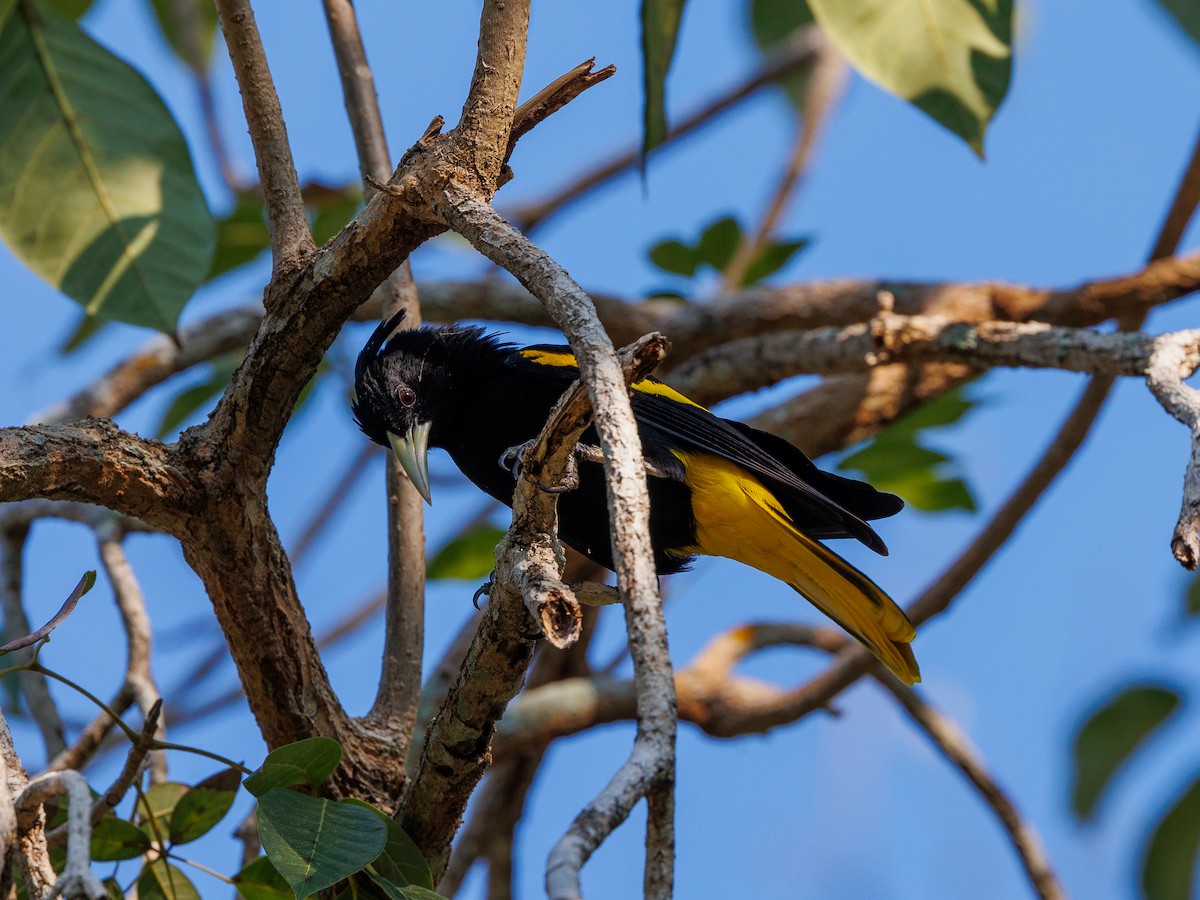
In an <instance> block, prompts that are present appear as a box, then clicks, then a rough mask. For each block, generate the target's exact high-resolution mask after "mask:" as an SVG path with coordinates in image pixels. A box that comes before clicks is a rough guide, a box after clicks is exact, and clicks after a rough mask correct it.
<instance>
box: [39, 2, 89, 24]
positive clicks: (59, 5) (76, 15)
mask: <svg viewBox="0 0 1200 900" xmlns="http://www.w3.org/2000/svg"><path fill="white" fill-rule="evenodd" d="M92 3H93V0H38V4H39V5H40V6H44V7H46V8H47V9H52V10H54V12H56V13H58V14H59V15H60V16H64V17H66V18H68V19H71V20H78V19H81V18H83V15H84V13H86V12H87V11H88V10H89V9H91V8H92Z"/></svg>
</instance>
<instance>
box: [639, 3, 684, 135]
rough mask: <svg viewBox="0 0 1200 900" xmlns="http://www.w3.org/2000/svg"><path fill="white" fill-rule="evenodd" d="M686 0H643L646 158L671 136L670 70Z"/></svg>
mask: <svg viewBox="0 0 1200 900" xmlns="http://www.w3.org/2000/svg"><path fill="white" fill-rule="evenodd" d="M684 3H685V0H642V89H643V92H644V94H645V99H644V107H643V114H642V128H643V132H642V158H643V159H644V158H645V157H646V156H647V155H649V153H650V151H651V150H653V149H654V148H655V147H657V146H658V145H659V144H661V143H662V142H663V139H664V138H665V137H666V136H667V101H666V80H667V72H668V71H670V69H671V59H672V57H674V55H675V42H676V40H677V38H678V37H679V22H680V20H681V19H682V18H683V6H684Z"/></svg>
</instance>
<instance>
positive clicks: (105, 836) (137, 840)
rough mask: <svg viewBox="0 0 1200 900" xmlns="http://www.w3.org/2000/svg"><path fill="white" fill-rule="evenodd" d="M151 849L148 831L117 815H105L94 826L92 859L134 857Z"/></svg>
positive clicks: (114, 859) (102, 860)
mask: <svg viewBox="0 0 1200 900" xmlns="http://www.w3.org/2000/svg"><path fill="white" fill-rule="evenodd" d="M149 849H150V838H149V837H148V836H147V835H146V832H144V831H142V829H140V828H138V827H137V826H136V825H134V824H133V823H132V822H127V821H126V820H124V819H118V818H117V817H116V816H105V817H104V818H103V819H101V820H100V821H99V822H97V823H96V826H95V827H94V828H92V859H93V860H95V861H96V862H114V861H116V860H121V859H133V858H134V857H137V856H141V855H142V854H143V853H145V852H146V851H147V850H149Z"/></svg>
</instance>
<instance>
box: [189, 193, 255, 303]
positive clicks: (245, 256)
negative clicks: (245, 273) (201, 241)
mask: <svg viewBox="0 0 1200 900" xmlns="http://www.w3.org/2000/svg"><path fill="white" fill-rule="evenodd" d="M270 246H271V233H270V232H269V231H267V217H266V212H265V211H264V209H263V201H262V194H260V193H259V192H258V191H257V190H251V191H245V192H243V193H241V194H238V196H237V199H236V200H235V201H234V204H233V209H231V210H230V211H229V212H228V213H226V214H225V215H224V216H223V217H222V218H220V219H218V220H217V244H216V250H215V251H214V253H213V257H212V265H211V266H209V269H208V274H207V275H205V276H204V280H205V281H212V280H213V279H214V278H217V277H218V276H220V275H224V274H225V273H226V272H229V271H232V270H233V269H236V268H237V267H238V266H243V265H245V264H246V263H248V262H252V261H254V260H255V259H258V256H259V254H261V253H263V252H264V251H266V250H267V249H268V248H269V247H270Z"/></svg>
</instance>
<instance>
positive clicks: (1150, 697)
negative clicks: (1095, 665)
mask: <svg viewBox="0 0 1200 900" xmlns="http://www.w3.org/2000/svg"><path fill="white" fill-rule="evenodd" d="M1178 706H1179V695H1178V694H1176V693H1175V691H1173V690H1169V689H1167V688H1164V687H1161V686H1158V685H1136V686H1134V687H1128V688H1124V689H1122V691H1121V692H1120V693H1119V694H1117V695H1116V696H1114V697H1110V698H1109V699H1107V700H1106V701H1105V702H1104V703H1103V704H1102V705H1101V706H1100V708H1099V709H1098V710H1096V711H1095V712H1094V713H1092V714H1091V715H1090V716H1089V717H1088V718H1087V719H1086V720H1085V721H1084V723H1083V724H1082V725H1081V726H1080V728H1079V731H1078V733H1077V734H1076V735H1075V741H1074V751H1073V757H1074V770H1073V772H1072V788H1071V808H1072V809H1073V810H1074V812H1075V815H1076V816H1078V817H1079V818H1081V819H1090V818H1092V817H1093V816H1094V815H1095V813H1096V806H1097V804H1098V803H1099V802H1100V798H1101V797H1103V796H1104V791H1105V790H1106V789H1107V788H1108V785H1109V784H1110V783H1111V782H1112V779H1113V777H1114V776H1115V775H1116V773H1117V772H1119V771H1120V769H1121V767H1122V766H1123V765H1125V763H1126V762H1127V761H1128V760H1129V757H1131V756H1132V755H1133V753H1134V751H1136V750H1137V749H1138V747H1140V746H1141V745H1142V743H1143V742H1144V741H1145V740H1146V739H1147V738H1148V737H1150V735H1151V734H1152V733H1153V732H1154V730H1155V729H1156V728H1158V727H1160V726H1161V725H1162V724H1163V723H1164V722H1165V721H1166V720H1167V718H1168V717H1170V715H1171V713H1173V712H1174V711H1175V709H1176V708H1177V707H1178ZM1198 827H1200V826H1198Z"/></svg>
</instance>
